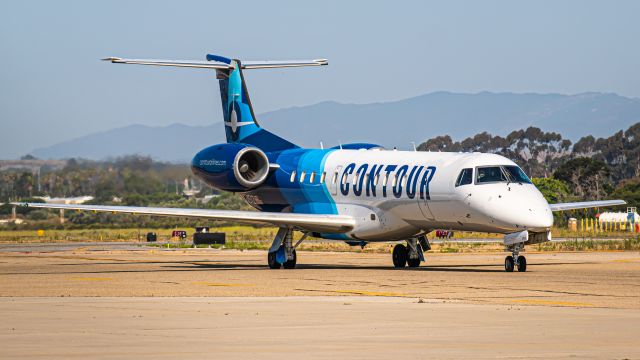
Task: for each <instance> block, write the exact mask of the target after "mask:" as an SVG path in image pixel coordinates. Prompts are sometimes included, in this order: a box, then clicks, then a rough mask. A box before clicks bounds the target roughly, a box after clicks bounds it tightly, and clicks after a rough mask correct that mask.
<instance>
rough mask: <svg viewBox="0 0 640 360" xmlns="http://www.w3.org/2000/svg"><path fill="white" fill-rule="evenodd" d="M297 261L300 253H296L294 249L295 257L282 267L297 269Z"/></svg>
mask: <svg viewBox="0 0 640 360" xmlns="http://www.w3.org/2000/svg"><path fill="white" fill-rule="evenodd" d="M296 261H298V255H296V249H293V259H291V260H287V261H285V262H284V264H282V267H283V268H285V269H295V268H296Z"/></svg>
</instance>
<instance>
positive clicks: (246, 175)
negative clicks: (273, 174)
mask: <svg viewBox="0 0 640 360" xmlns="http://www.w3.org/2000/svg"><path fill="white" fill-rule="evenodd" d="M233 174H234V175H235V176H236V180H238V183H240V185H242V186H244V187H246V188H249V189H251V188H254V187H256V186H259V185H260V184H262V183H263V182H264V181H265V180H266V179H267V175H269V159H267V155H265V153H264V152H262V150H260V149H258V148H252V147H246V148H244V149H242V150H240V151H238V153H237V154H236V157H235V159H234V160H233Z"/></svg>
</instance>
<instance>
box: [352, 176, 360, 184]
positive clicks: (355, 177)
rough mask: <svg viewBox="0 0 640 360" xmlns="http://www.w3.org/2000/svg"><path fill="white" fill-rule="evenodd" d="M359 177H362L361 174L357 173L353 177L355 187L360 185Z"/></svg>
mask: <svg viewBox="0 0 640 360" xmlns="http://www.w3.org/2000/svg"><path fill="white" fill-rule="evenodd" d="M358 177H360V173H356V174H355V175H354V176H353V185H355V184H357V183H358Z"/></svg>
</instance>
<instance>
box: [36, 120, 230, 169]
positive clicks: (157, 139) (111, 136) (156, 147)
mask: <svg viewBox="0 0 640 360" xmlns="http://www.w3.org/2000/svg"><path fill="white" fill-rule="evenodd" d="M215 125H217V126H214V125H209V126H188V125H182V124H173V125H169V126H146V125H131V126H126V127H121V128H117V129H113V130H109V131H105V132H99V133H94V134H90V135H87V136H82V137H79V138H77V139H73V140H69V141H65V142H62V143H59V144H56V145H53V146H49V147H45V148H40V149H36V150H34V151H32V152H31V154H32V155H34V156H35V157H37V158H40V159H65V158H72V157H78V158H84V159H92V160H103V159H108V158H115V157H118V156H124V155H133V154H138V155H150V156H151V157H153V158H154V159H157V160H164V161H170V162H187V161H189V160H191V158H193V155H195V153H196V152H198V151H199V150H201V149H202V148H204V147H206V146H209V145H212V144H216V143H221V142H224V141H225V140H224V132H223V130H222V124H220V123H219V124H215Z"/></svg>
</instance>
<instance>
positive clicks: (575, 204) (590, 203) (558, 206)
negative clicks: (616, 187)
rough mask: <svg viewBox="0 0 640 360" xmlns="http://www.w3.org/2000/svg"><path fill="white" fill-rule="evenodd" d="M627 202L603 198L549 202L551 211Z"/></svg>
mask: <svg viewBox="0 0 640 360" xmlns="http://www.w3.org/2000/svg"><path fill="white" fill-rule="evenodd" d="M626 203H627V202H626V201H624V200H601V201H584V202H570V203H559V204H549V207H550V208H551V211H566V210H575V209H588V208H596V207H606V206H616V205H625V204H626Z"/></svg>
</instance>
